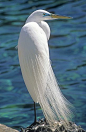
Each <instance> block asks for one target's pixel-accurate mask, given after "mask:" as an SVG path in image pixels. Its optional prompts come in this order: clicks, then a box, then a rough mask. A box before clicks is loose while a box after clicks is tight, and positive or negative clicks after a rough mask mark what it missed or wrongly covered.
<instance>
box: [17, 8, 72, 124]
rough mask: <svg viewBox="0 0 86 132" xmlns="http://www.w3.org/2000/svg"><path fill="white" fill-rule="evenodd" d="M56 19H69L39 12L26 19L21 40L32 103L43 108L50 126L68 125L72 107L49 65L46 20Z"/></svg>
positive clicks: (20, 53)
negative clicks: (56, 123) (60, 123)
mask: <svg viewBox="0 0 86 132" xmlns="http://www.w3.org/2000/svg"><path fill="white" fill-rule="evenodd" d="M53 19H70V17H66V16H59V15H55V14H52V13H49V12H47V11H45V10H36V11H34V12H33V13H32V14H31V15H30V16H29V17H28V18H27V20H26V22H25V25H24V26H23V27H22V29H21V32H20V36H19V40H18V55H19V62H20V67H21V71H22V76H23V79H24V82H25V84H26V87H27V89H28V91H29V93H30V95H31V97H32V99H33V101H34V102H35V103H39V104H40V106H41V108H42V111H43V113H44V116H45V118H46V120H47V122H48V123H49V124H50V125H54V123H55V122H56V121H58V119H59V120H60V121H62V120H64V121H65V122H66V123H68V119H70V117H71V112H70V107H71V104H70V103H69V102H68V101H67V100H66V98H65V97H64V96H63V95H62V93H61V91H60V89H59V86H58V84H57V82H56V78H55V75H54V73H53V70H52V67H51V63H50V57H49V47H48V40H49V37H50V28H49V25H48V24H47V23H46V22H45V21H44V20H53ZM34 107H35V105H34ZM35 116H36V113H35ZM35 121H36V117H35Z"/></svg>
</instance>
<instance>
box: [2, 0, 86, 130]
mask: <svg viewBox="0 0 86 132" xmlns="http://www.w3.org/2000/svg"><path fill="white" fill-rule="evenodd" d="M36 9H45V10H47V11H50V12H53V13H56V14H60V15H66V16H72V17H73V19H72V20H54V21H48V24H49V25H50V27H51V38H50V40H49V47H50V55H51V61H52V66H53V69H54V72H55V75H56V77H57V80H58V82H59V85H60V87H61V89H62V91H63V93H64V94H65V96H66V97H67V99H68V100H69V101H70V102H71V103H73V104H74V106H75V107H76V111H77V112H76V123H77V124H78V125H81V126H82V127H83V128H84V129H86V114H85V112H86V90H85V89H86V88H85V87H86V74H85V73H86V39H85V38H86V1H85V0H83V1H82V0H76V1H74V0H70V1H69V0H63V1H60V0H58V1H57V0H50V1H46V0H40V1H39V0H29V1H28V0H21V1H20V0H15V1H11V0H8V1H7V0H2V1H1V2H0V93H1V94H0V115H1V116H0V123H3V124H6V125H8V126H12V127H15V128H19V127H21V126H22V127H25V126H27V125H29V124H31V123H32V122H33V120H34V119H33V101H32V99H31V97H30V95H29V94H28V91H27V89H26V87H25V84H24V81H23V79H22V75H21V71H20V67H19V61H18V53H17V50H16V48H15V47H16V45H17V43H18V36H19V32H20V30H21V27H22V26H23V25H24V23H25V20H26V18H27V17H28V16H29V14H30V13H32V12H33V11H34V10H36ZM80 108H81V109H80ZM37 109H38V111H37V114H38V118H40V117H43V115H42V112H41V109H40V107H39V105H37Z"/></svg>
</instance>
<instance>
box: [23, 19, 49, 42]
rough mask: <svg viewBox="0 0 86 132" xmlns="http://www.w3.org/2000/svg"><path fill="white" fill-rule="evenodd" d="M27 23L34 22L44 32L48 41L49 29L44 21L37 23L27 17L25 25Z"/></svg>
mask: <svg viewBox="0 0 86 132" xmlns="http://www.w3.org/2000/svg"><path fill="white" fill-rule="evenodd" d="M29 22H36V23H37V24H38V25H39V26H40V27H41V28H42V29H43V31H44V32H45V34H46V37H47V40H49V38H50V27H49V25H48V24H47V23H46V22H45V21H40V22H37V21H36V19H34V20H33V19H32V17H28V18H27V20H26V22H25V24H26V23H29Z"/></svg>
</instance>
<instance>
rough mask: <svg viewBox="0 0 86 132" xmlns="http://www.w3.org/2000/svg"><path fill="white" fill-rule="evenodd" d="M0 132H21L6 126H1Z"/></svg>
mask: <svg viewBox="0 0 86 132" xmlns="http://www.w3.org/2000/svg"><path fill="white" fill-rule="evenodd" d="M0 132H19V131H17V130H15V129H12V128H10V127H7V126H6V125H3V124H0Z"/></svg>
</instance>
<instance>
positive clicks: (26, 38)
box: [18, 22, 49, 54]
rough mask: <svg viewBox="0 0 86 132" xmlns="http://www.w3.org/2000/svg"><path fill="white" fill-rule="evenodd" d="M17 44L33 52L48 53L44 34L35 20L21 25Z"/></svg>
mask: <svg viewBox="0 0 86 132" xmlns="http://www.w3.org/2000/svg"><path fill="white" fill-rule="evenodd" d="M18 45H21V48H22V50H23V49H24V51H26V52H29V51H30V52H31V53H34V54H37V53H38V54H46V53H47V54H48V52H49V51H48V43H47V37H46V34H45V32H44V31H43V29H42V28H41V27H40V26H39V25H38V24H37V23H35V22H30V23H27V24H25V25H24V26H23V28H22V30H21V33H20V37H19V44H18Z"/></svg>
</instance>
